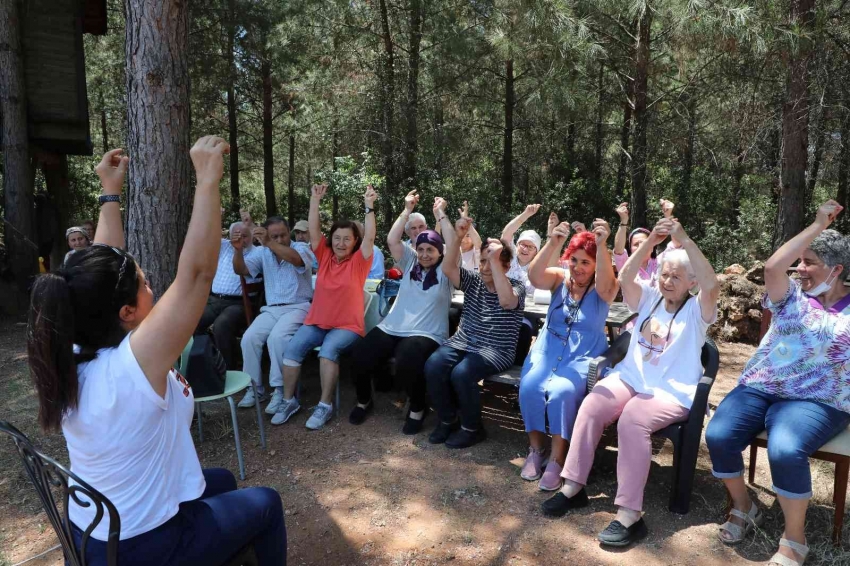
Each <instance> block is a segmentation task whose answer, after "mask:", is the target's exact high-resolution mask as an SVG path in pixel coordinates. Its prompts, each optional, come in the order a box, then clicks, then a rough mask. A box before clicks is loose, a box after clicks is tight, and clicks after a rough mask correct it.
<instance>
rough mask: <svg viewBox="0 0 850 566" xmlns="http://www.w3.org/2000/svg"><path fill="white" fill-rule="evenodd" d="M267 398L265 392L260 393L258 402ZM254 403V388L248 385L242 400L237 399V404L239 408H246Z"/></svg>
mask: <svg viewBox="0 0 850 566" xmlns="http://www.w3.org/2000/svg"><path fill="white" fill-rule="evenodd" d="M268 400H269V396H268V395H266V394H265V393H260V403H265V402H266V401H268ZM254 403H256V399H255V398H254V388H253V387H250V386H249V387H248V392H247V393H245V396H244V397H242V400H241V401H239V405H237V406H238V407H239V408H240V409H248V408H251V407H253V406H254Z"/></svg>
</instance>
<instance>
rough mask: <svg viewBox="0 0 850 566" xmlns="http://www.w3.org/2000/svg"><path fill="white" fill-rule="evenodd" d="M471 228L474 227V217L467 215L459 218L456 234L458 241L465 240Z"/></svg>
mask: <svg viewBox="0 0 850 566" xmlns="http://www.w3.org/2000/svg"><path fill="white" fill-rule="evenodd" d="M470 228H472V218H470V217H468V216H467V217H466V218H458V219H457V222H455V234H457V238H458V241H460V240H463V238H464V236H466V234H467V233H468V232H469V229H470Z"/></svg>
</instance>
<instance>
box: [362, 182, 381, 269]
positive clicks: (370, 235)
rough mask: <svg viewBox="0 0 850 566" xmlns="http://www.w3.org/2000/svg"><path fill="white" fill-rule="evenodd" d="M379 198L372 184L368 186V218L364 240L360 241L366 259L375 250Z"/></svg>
mask: <svg viewBox="0 0 850 566" xmlns="http://www.w3.org/2000/svg"><path fill="white" fill-rule="evenodd" d="M376 200H378V193H376V192H375V188H374V187H373V186H372V185H369V186H368V187H366V192H365V193H363V204H364V205H366V218H365V219H364V220H363V226H364V229H363V232H364V234H363V241H362V242H361V243H360V253H361V254H363V258H364V259H369V258H371V257H372V253H373V252H374V251H375V231H376V229H377V227H376V226H375V201H376Z"/></svg>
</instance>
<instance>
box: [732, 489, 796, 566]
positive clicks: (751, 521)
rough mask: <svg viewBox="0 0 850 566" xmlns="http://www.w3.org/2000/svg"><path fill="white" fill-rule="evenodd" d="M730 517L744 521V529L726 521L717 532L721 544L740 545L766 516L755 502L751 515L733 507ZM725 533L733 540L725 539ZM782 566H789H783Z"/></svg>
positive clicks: (784, 565)
mask: <svg viewBox="0 0 850 566" xmlns="http://www.w3.org/2000/svg"><path fill="white" fill-rule="evenodd" d="M729 515H732V516H735V517H738V518H739V519H742V520H743V521H744V526H743V527H742V526H741V525H736V524H735V523H733V522H732V521H726V522H725V523H723V524H722V525H720V529H719V530H718V531H717V538H719V539H720V542H722V543H724V544H738V543H739V542H741V541H742V540H744V539H745V538H746V537H747V535H748V534H750V531H751V530H753V527H755V526H757V525H758V526H761V524H762V523H763V522H764V515H763V514H762V512H761V509H759V507H758V505H756V503H755V501H753V506H752V507H751V508H750V512H749V513H744V512H742V511H738V510H737V509H735V508H734V507H733V508H732V510H731V511H730V512H729ZM723 531H726V532H727V533H729V534H730V535H732V538H731V539H729V538H724V537H723ZM783 540H785V539H783ZM782 566H788V565H786V564H783V565H782Z"/></svg>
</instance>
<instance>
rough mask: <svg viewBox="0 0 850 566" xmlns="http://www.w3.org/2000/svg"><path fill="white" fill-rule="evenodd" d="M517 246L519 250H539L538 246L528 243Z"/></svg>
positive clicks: (520, 243)
mask: <svg viewBox="0 0 850 566" xmlns="http://www.w3.org/2000/svg"><path fill="white" fill-rule="evenodd" d="M516 246H517V247H518V248H522V249H524V250H536V249H537V246H535V245H534V244H529V243H528V242H519V243H518V244H517V245H516Z"/></svg>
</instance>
